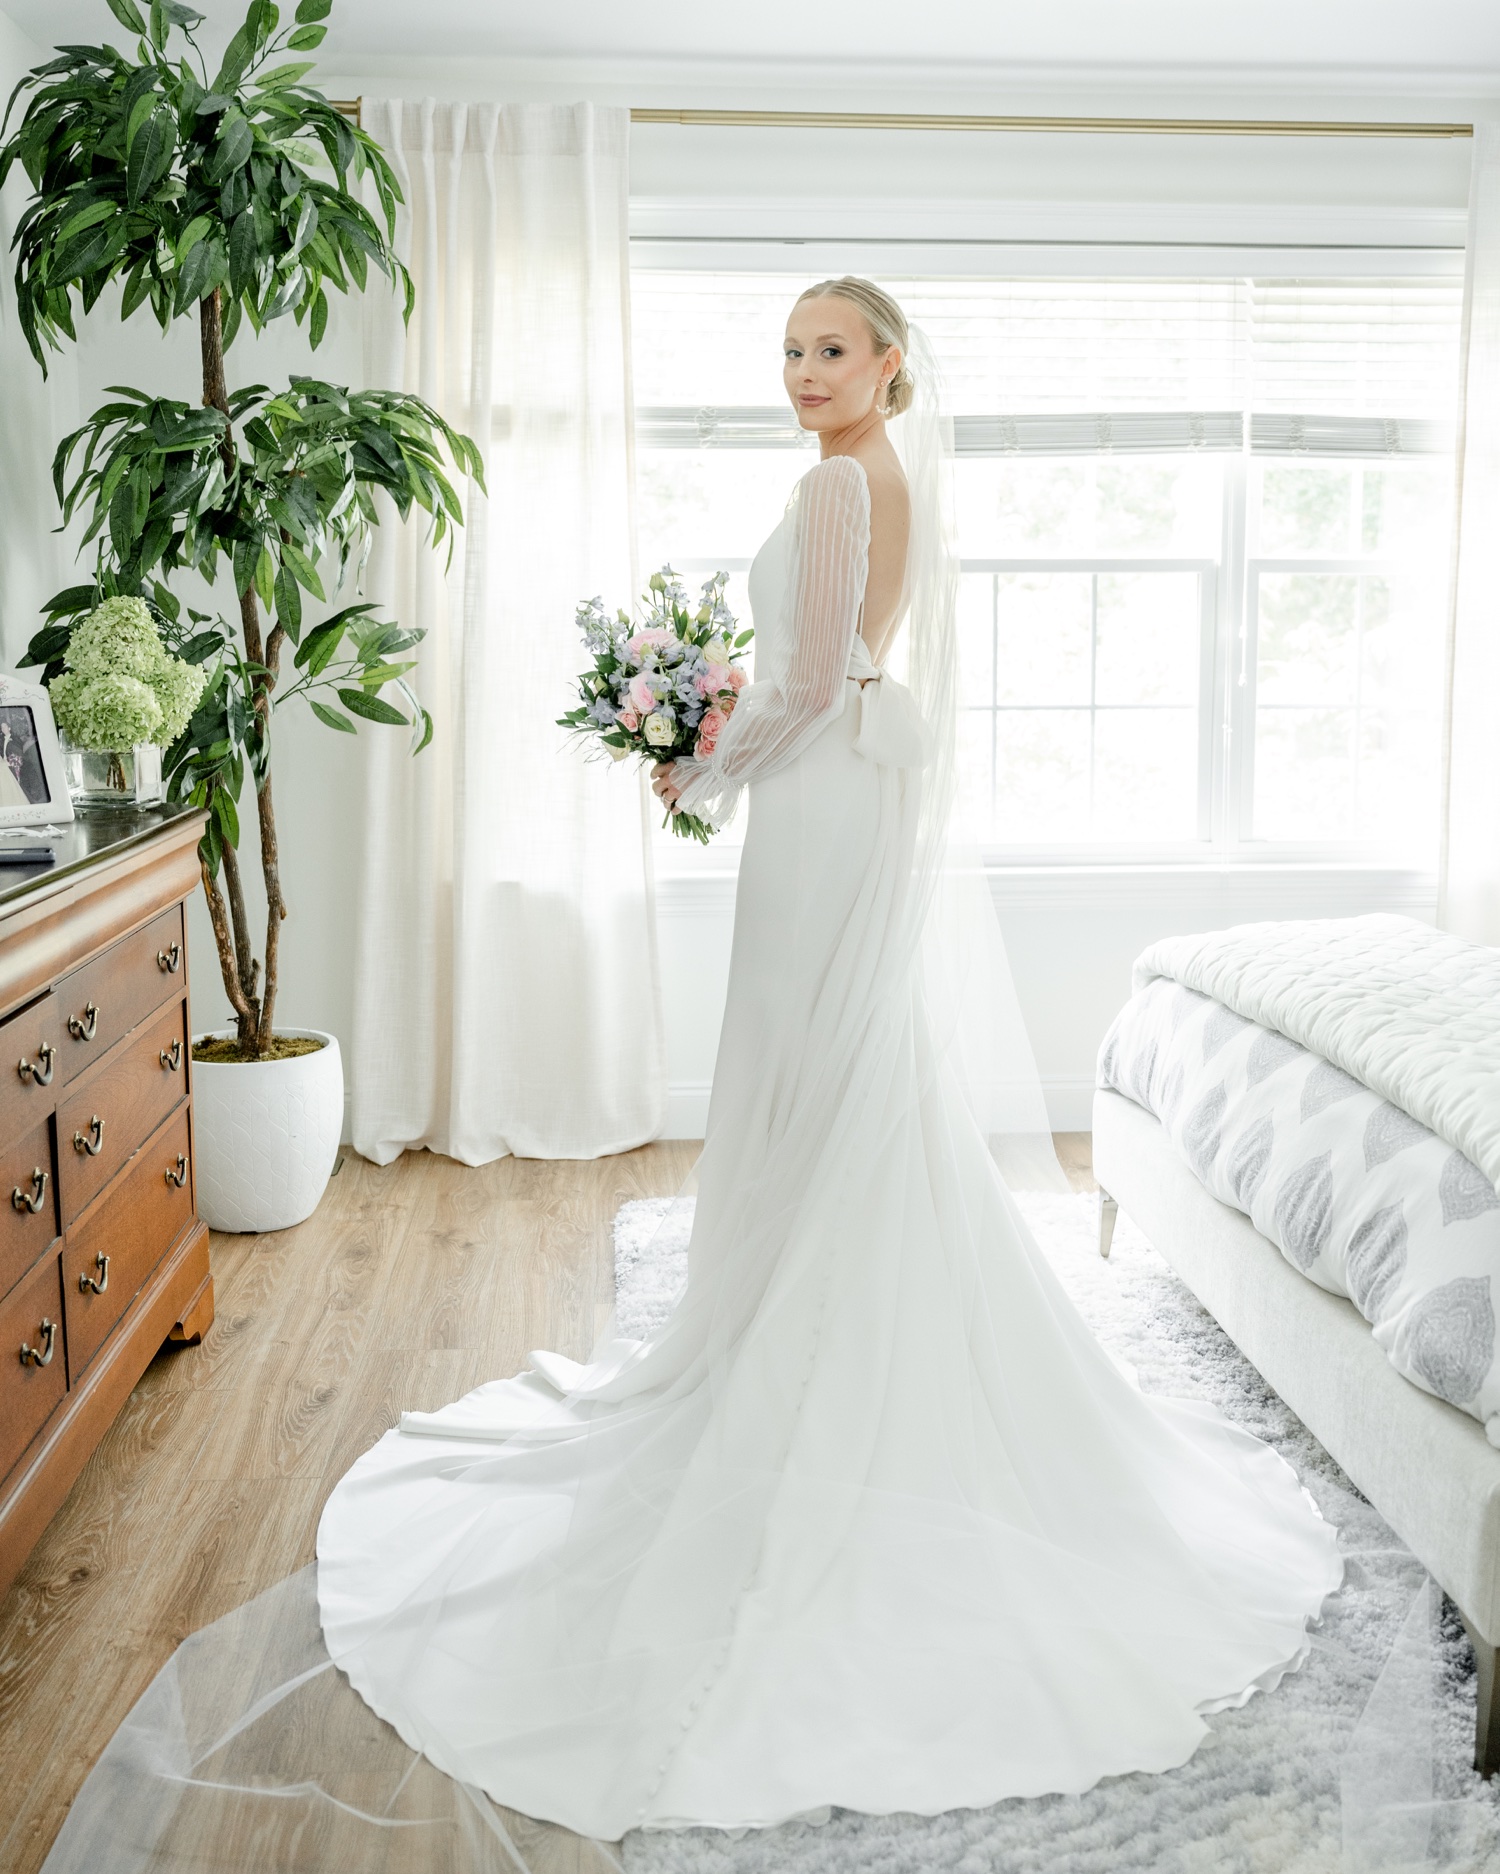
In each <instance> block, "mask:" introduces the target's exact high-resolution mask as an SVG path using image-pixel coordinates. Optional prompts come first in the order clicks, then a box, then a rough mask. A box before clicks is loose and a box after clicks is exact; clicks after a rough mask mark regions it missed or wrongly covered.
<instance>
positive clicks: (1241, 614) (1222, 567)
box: [631, 237, 1462, 879]
mask: <svg viewBox="0 0 1500 1874" xmlns="http://www.w3.org/2000/svg"><path fill="white" fill-rule="evenodd" d="M657 242H658V243H659V244H658V245H656V247H655V251H649V248H648V251H647V252H646V253H645V254H641V253H639V252H637V251H635V250H636V248H637V241H636V240H635V239H633V240H632V249H633V252H632V263H631V264H632V270H633V271H636V270H639V271H641V272H652V271H657V270H671V271H678V270H688V271H702V272H705V273H716V272H721V271H734V272H740V271H745V272H754V273H758V274H764V275H767V276H770V275H774V274H777V273H783V272H784V273H787V274H788V275H791V276H793V277H799V276H805V275H806V274H807V273H808V271H809V263H812V267H813V270H814V271H816V257H815V256H814V255H813V254H811V253H807V254H806V258H805V259H804V258H803V255H802V254H799V253H798V252H797V251H796V250H797V248H798V247H799V246H801V245H802V244H800V243H790V242H776V241H770V240H766V239H758V240H756V241H754V242H746V243H745V244H744V245H743V246H739V245H738V244H737V243H735V242H734V241H733V240H732V239H731V240H730V241H728V242H727V243H724V244H717V243H703V244H702V245H700V246H699V247H698V249H697V251H692V250H691V249H689V250H687V251H684V250H683V249H682V248H680V247H677V246H676V244H675V243H670V242H668V241H667V240H665V239H663V238H662V237H657ZM808 245H809V246H811V245H813V244H811V243H810V244H808ZM865 245H868V246H869V247H870V249H871V251H870V252H869V253H868V254H865V253H863V252H862V251H861V250H862V247H863V246H865ZM878 245H879V244H878V243H848V244H844V245H843V246H842V247H841V251H840V252H839V255H838V260H839V266H838V268H837V269H836V270H837V271H846V272H858V271H861V270H863V271H865V272H868V273H871V274H873V275H876V276H880V275H895V274H898V273H899V274H900V275H902V276H903V277H922V276H924V275H925V276H927V277H930V278H932V279H942V278H946V277H950V276H952V277H957V276H959V275H966V276H967V277H969V278H973V277H974V276H975V275H976V274H977V275H981V276H983V275H990V276H992V277H994V278H997V279H1001V278H1005V277H1008V270H1007V269H1003V268H1001V267H997V266H994V265H993V263H992V262H991V261H989V260H988V259H987V257H981V256H980V255H979V254H978V253H976V252H974V251H973V249H974V248H975V247H978V246H981V245H988V244H987V243H973V244H971V247H970V251H969V252H967V253H965V254H964V255H963V256H962V259H963V262H964V263H965V264H963V265H961V266H960V265H954V264H952V263H953V259H954V256H953V254H952V252H951V251H949V252H945V253H941V255H940V252H939V251H938V244H931V245H932V247H933V251H932V252H931V253H924V252H923V249H924V248H925V247H927V246H928V245H929V244H928V243H925V242H922V241H917V240H912V241H909V242H906V243H904V244H903V247H902V249H901V251H900V254H899V264H895V265H893V264H892V263H893V262H894V261H896V260H897V256H896V255H895V254H894V253H892V252H891V251H890V250H888V249H887V250H886V251H883V252H880V253H878V254H877V252H876V251H875V250H876V249H877V248H878ZM789 249H790V250H791V251H788V250H789ZM1271 251H1272V250H1270V249H1269V248H1268V249H1267V250H1266V253H1265V254H1264V255H1259V256H1251V255H1248V254H1247V253H1246V252H1244V251H1237V252H1235V253H1234V254H1233V255H1229V254H1225V255H1224V256H1223V267H1222V271H1223V273H1225V274H1231V273H1232V274H1234V275H1236V276H1239V277H1244V276H1245V275H1255V274H1261V273H1264V272H1265V271H1266V269H1265V266H1264V262H1265V261H1266V260H1267V259H1269V258H1270V256H1271ZM1061 257H1062V250H1061V249H1059V248H1054V249H1053V250H1052V252H1051V253H1050V254H1049V255H1048V256H1047V259H1046V264H1045V267H1044V268H1034V267H1030V266H1022V267H1018V268H1017V269H1016V273H1017V274H1018V275H1025V276H1027V277H1038V276H1039V275H1045V277H1056V278H1059V279H1062V278H1067V277H1068V276H1069V275H1070V274H1071V275H1074V276H1076V275H1079V274H1090V273H1091V266H1090V260H1091V261H1092V267H1098V266H1099V265H1100V263H1101V261H1102V262H1103V264H1104V265H1105V266H1107V268H1108V274H1107V276H1106V275H1105V274H1103V273H1093V274H1092V277H1094V278H1103V277H1109V278H1120V279H1130V278H1138V277H1158V278H1159V277H1164V276H1176V277H1179V278H1186V277H1189V275H1191V277H1194V278H1198V277H1205V278H1206V277H1210V275H1211V274H1212V273H1214V272H1215V271H1217V269H1215V268H1214V267H1213V266H1212V265H1211V264H1210V263H1211V262H1212V260H1213V259H1214V258H1215V256H1214V252H1213V250H1211V249H1205V250H1203V251H1202V252H1201V253H1195V254H1194V256H1193V260H1194V261H1197V262H1200V263H1203V264H1200V265H1197V266H1184V264H1183V263H1184V259H1185V258H1186V257H1185V256H1184V255H1183V254H1182V253H1181V252H1177V253H1172V252H1171V251H1170V250H1169V249H1165V248H1163V247H1162V246H1161V245H1160V244H1157V243H1141V244H1138V246H1137V247H1136V248H1135V249H1134V250H1133V251H1132V250H1131V249H1130V248H1128V247H1122V248H1120V249H1113V250H1111V251H1110V252H1109V254H1108V256H1107V258H1106V257H1105V256H1103V255H1099V254H1097V253H1096V254H1094V255H1093V256H1092V257H1090V256H1089V255H1088V254H1087V253H1086V251H1081V252H1080V254H1079V255H1078V256H1076V257H1072V258H1076V260H1077V261H1078V262H1079V263H1081V264H1077V265H1059V264H1058V262H1059V260H1060V258H1061ZM1276 258H1277V259H1278V260H1280V261H1281V262H1282V263H1283V265H1285V264H1286V263H1288V262H1292V261H1293V260H1294V261H1295V263H1296V265H1297V269H1298V273H1299V275H1300V277H1303V278H1306V279H1309V280H1318V279H1330V278H1336V277H1339V276H1350V277H1358V278H1368V277H1370V276H1371V275H1379V276H1385V275H1395V274H1398V273H1399V274H1404V275H1407V276H1408V277H1413V278H1421V277H1428V278H1434V279H1437V278H1450V279H1451V278H1452V277H1453V276H1454V274H1455V273H1456V272H1459V271H1460V270H1461V262H1462V250H1461V249H1460V250H1457V253H1455V251H1454V250H1452V249H1450V248H1447V247H1436V246H1433V247H1427V248H1419V247H1413V248H1411V249H1408V250H1405V251H1400V252H1399V253H1398V250H1394V249H1371V250H1367V251H1364V252H1360V253H1357V254H1356V253H1355V252H1352V251H1349V250H1345V251H1339V250H1338V249H1329V250H1327V251H1326V252H1325V251H1324V250H1322V249H1313V250H1302V251H1298V252H1296V254H1295V255H1293V254H1291V253H1287V252H1285V251H1283V252H1280V253H1278V254H1277V255H1276ZM1393 261H1396V262H1398V264H1392V263H1393ZM1455 262H1457V263H1458V264H1457V265H1455ZM823 270H824V271H827V270H829V269H828V268H826V267H825V268H824V269H823ZM1288 271H1289V268H1288ZM708 414H712V413H708ZM959 414H960V413H957V412H955V415H956V416H957V415H959ZM1080 414H1082V413H1080ZM1244 414H1245V419H1246V420H1245V421H1244V426H1243V437H1242V442H1241V446H1240V448H1239V449H1237V450H1236V449H1223V448H1217V449H1214V450H1213V451H1212V452H1213V453H1214V454H1215V455H1216V456H1217V457H1218V459H1219V461H1220V462H1221V464H1222V482H1221V522H1220V551H1219V557H1218V559H1217V560H1212V559H1191V558H1171V557H1167V556H1142V557H1141V558H1139V559H1135V558H1132V557H1131V556H1128V555H1120V556H1117V557H1102V558H1101V557H1100V556H1089V557H1084V558H1064V557H1062V556H1056V557H1052V556H1047V555H1027V556H1017V557H1009V556H1007V557H1004V558H965V559H961V560H960V571H961V572H963V573H971V572H984V571H1027V570H1034V571H1049V572H1059V573H1062V572H1073V571H1076V572H1083V571H1088V570H1095V569H1097V570H1099V571H1110V572H1114V571H1119V572H1129V571H1151V570H1163V571H1165V570H1173V571H1179V570H1180V571H1188V570H1192V571H1195V572H1197V573H1198V576H1199V580H1200V588H1199V590H1200V638H1199V643H1200V663H1199V711H1200V720H1199V766H1198V802H1197V816H1198V827H1199V837H1197V838H1196V839H1192V840H1186V841H1163V840H1156V841H1138V842H1128V843H1127V842H1123V841H1101V840H1092V841H1089V840H1084V841H1025V842H1005V841H999V840H993V839H990V840H984V841H980V842H978V844H979V856H980V858H981V861H982V863H983V865H984V866H985V868H986V869H987V870H990V871H996V872H999V871H1007V872H1016V873H1024V872H1028V871H1034V872H1037V873H1055V874H1062V873H1065V872H1096V873H1098V872H1115V871H1118V872H1121V873H1129V872H1132V871H1139V870H1141V869H1145V868H1151V869H1157V870H1163V869H1165V870H1170V871H1174V872H1182V873H1185V874H1188V875H1202V874H1203V873H1207V872H1213V871H1225V872H1229V871H1235V872H1238V871H1245V870H1251V869H1259V868H1268V867H1272V868H1277V869H1288V868H1292V869H1301V868H1307V869H1328V868H1335V869H1339V870H1350V871H1356V870H1357V871H1364V870H1372V871H1378V872H1381V873H1384V872H1390V873H1392V874H1393V875H1395V874H1398V873H1399V874H1401V875H1403V876H1405V875H1408V874H1409V875H1411V876H1412V877H1414V878H1422V879H1425V878H1427V877H1430V876H1435V872H1436V864H1437V850H1438V826H1437V805H1436V803H1434V812H1433V826H1432V837H1431V840H1430V842H1429V843H1428V845H1427V847H1425V848H1423V849H1421V850H1417V851H1414V850H1412V849H1411V848H1410V847H1404V846H1402V845H1400V844H1393V843H1392V842H1390V841H1383V840H1378V839H1366V840H1357V839H1345V840H1328V839H1315V840H1297V841H1291V840H1285V839H1277V840H1272V839H1260V838H1256V837H1254V835H1253V830H1252V828H1253V812H1254V761H1255V698H1254V690H1255V653H1256V645H1255V631H1256V622H1257V621H1256V600H1257V599H1258V581H1259V576H1260V574H1261V573H1263V572H1267V571H1301V572H1315V571H1320V570H1321V571H1327V572H1335V573H1338V574H1350V575H1354V576H1358V575H1360V574H1364V573H1376V574H1378V573H1391V572H1396V571H1399V570H1402V568H1401V566H1400V563H1399V562H1397V561H1393V560H1392V559H1391V557H1390V556H1388V555H1363V556H1353V555H1351V556H1349V557H1348V558H1337V559H1335V558H1333V557H1331V556H1327V555H1322V556H1307V557H1306V558H1301V557H1297V558H1291V557H1289V556H1286V555H1275V556H1270V555H1262V554H1259V553H1254V554H1252V553H1251V552H1250V551H1249V544H1250V543H1249V540H1248V531H1249V520H1250V516H1249V503H1250V499H1251V486H1250V480H1251V470H1252V464H1253V463H1254V462H1255V461H1257V460H1258V461H1260V462H1262V463H1264V462H1268V461H1272V460H1278V459H1279V460H1282V461H1290V460H1295V461H1297V462H1301V463H1311V462H1327V463H1334V462H1337V463H1347V464H1348V465H1349V466H1362V465H1364V466H1368V465H1369V463H1370V462H1371V460H1372V458H1374V459H1378V458H1379V454H1380V451H1378V450H1376V449H1373V448H1364V447H1359V448H1355V449H1352V450H1351V451H1350V452H1349V453H1347V454H1346V453H1342V452H1339V451H1337V450H1336V449H1333V448H1330V447H1328V446H1327V441H1326V439H1323V438H1321V437H1319V438H1313V439H1310V440H1311V443H1312V446H1301V447H1277V446H1276V445H1275V443H1274V442H1271V446H1270V447H1267V446H1266V443H1267V442H1270V441H1271V438H1269V437H1266V438H1265V439H1264V440H1262V442H1261V446H1260V447H1259V448H1253V446H1252V437H1253V436H1254V434H1255V432H1256V428H1257V424H1258V422H1259V423H1260V424H1261V425H1264V423H1265V422H1267V421H1270V422H1276V421H1279V420H1280V419H1274V418H1272V419H1265V418H1261V417H1260V416H1259V413H1256V412H1254V411H1246V412H1245V413H1244ZM972 420H973V419H971V421H972ZM985 420H986V421H992V419H985ZM1364 421H1366V420H1365V419H1353V420H1352V422H1353V425H1354V427H1356V428H1357V427H1358V426H1359V424H1360V423H1361V422H1364ZM637 422H638V428H637V437H638V442H639V444H640V445H641V446H645V447H650V446H651V445H650V443H649V441H647V439H646V438H645V437H643V436H641V433H640V429H639V417H638V419H637ZM1400 426H1401V427H1404V428H1405V430H1406V431H1408V432H1409V434H1410V436H1411V437H1412V439H1413V440H1415V439H1416V437H1417V436H1418V435H1419V434H1422V435H1423V441H1419V442H1417V444H1416V449H1415V451H1414V453H1418V454H1424V455H1425V454H1429V453H1432V454H1436V453H1440V451H1439V449H1438V448H1437V446H1436V444H1435V441H1434V437H1430V436H1426V435H1425V434H1424V433H1425V432H1426V431H1429V430H1433V431H1435V432H1436V431H1440V430H1441V428H1442V426H1441V425H1436V426H1435V425H1433V424H1432V423H1430V422H1427V421H1425V420H1416V421H1413V420H1411V419H1401V420H1400ZM1320 444H1321V446H1319V445H1320ZM705 446H707V447H713V446H715V445H714V444H712V443H708V442H706V444H705ZM717 446H719V447H724V446H729V447H733V444H732V443H729V444H727V445H726V444H725V443H720V444H718V445H717ZM753 446H757V447H761V448H764V447H768V446H769V447H775V446H777V445H775V444H771V443H768V442H766V441H761V442H759V443H758V444H756V445H753ZM780 446H781V447H783V448H785V450H786V452H787V453H788V454H789V455H790V454H795V453H798V452H799V447H798V445H797V444H796V443H786V444H783V445H780ZM996 453H1001V452H1000V451H997V452H996ZM1004 453H1009V451H1005V452H1004ZM1047 453H1048V454H1049V456H1050V457H1051V459H1052V460H1085V459H1088V457H1089V456H1091V455H1097V454H1098V453H1100V451H1088V452H1083V453H1081V454H1079V455H1077V456H1071V455H1064V454H1062V453H1061V452H1055V453H1054V452H1052V451H1048V452H1047ZM1130 453H1142V454H1147V453H1149V454H1155V453H1158V452H1157V451H1152V450H1138V451H1137V450H1132V451H1130ZM1160 453H1166V454H1170V453H1177V451H1173V450H1166V451H1161V452H1160ZM673 563H674V565H676V566H677V568H678V570H679V571H681V572H682V573H683V574H684V575H691V574H694V573H697V574H698V575H700V576H703V575H706V574H707V573H709V572H713V571H717V570H720V569H722V570H725V571H729V572H744V571H745V570H746V569H748V567H749V565H750V561H749V560H748V559H745V558H743V557H741V558H730V559H719V560H716V561H709V560H702V559H697V558H693V559H683V560H680V561H677V560H674V562H673ZM1447 572H1448V569H1447V567H1446V566H1444V568H1443V570H1442V576H1443V577H1446V576H1447ZM1438 602H1439V603H1440V604H1441V603H1442V601H1441V599H1439V601H1438ZM1242 670H1243V671H1244V672H1245V675H1246V681H1245V682H1243V683H1242V682H1240V681H1239V677H1240V673H1241V671H1242ZM742 837H743V830H742V829H740V830H739V831H738V832H737V831H736V829H733V828H731V829H726V834H725V835H722V836H721V837H720V838H719V839H718V840H716V841H715V842H714V845H715V847H716V848H719V849H721V857H720V858H719V859H718V860H715V859H714V858H713V857H712V854H711V852H699V853H694V854H688V853H685V852H683V851H682V847H683V845H684V842H681V841H677V840H673V839H671V837H670V835H669V834H662V835H661V836H660V838H659V839H658V840H657V843H656V851H657V854H658V857H659V858H660V857H661V856H662V855H663V852H664V850H665V851H670V852H672V854H673V856H674V861H675V863H674V867H673V869H674V870H681V871H683V872H697V871H701V870H706V869H710V868H713V867H718V868H719V869H722V868H723V858H724V857H727V856H728V849H732V851H733V854H734V861H735V863H736V864H737V862H738V849H739V845H740V842H741V839H742ZM661 839H667V840H669V841H670V845H669V846H668V847H667V848H665V849H664V848H663V846H662V845H661V843H660V840H661Z"/></svg>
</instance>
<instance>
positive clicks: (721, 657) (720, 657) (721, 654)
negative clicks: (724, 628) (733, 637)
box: [702, 638, 729, 664]
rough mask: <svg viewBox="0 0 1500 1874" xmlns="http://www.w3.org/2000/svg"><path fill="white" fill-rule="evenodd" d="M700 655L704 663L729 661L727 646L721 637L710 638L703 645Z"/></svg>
mask: <svg viewBox="0 0 1500 1874" xmlns="http://www.w3.org/2000/svg"><path fill="white" fill-rule="evenodd" d="M702 655H703V661H704V663H705V664H727V663H728V662H729V646H728V645H727V644H726V643H725V642H724V640H723V639H722V638H710V639H709V641H708V643H707V644H705V645H704V646H703V652H702Z"/></svg>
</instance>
